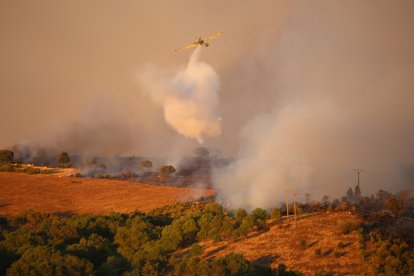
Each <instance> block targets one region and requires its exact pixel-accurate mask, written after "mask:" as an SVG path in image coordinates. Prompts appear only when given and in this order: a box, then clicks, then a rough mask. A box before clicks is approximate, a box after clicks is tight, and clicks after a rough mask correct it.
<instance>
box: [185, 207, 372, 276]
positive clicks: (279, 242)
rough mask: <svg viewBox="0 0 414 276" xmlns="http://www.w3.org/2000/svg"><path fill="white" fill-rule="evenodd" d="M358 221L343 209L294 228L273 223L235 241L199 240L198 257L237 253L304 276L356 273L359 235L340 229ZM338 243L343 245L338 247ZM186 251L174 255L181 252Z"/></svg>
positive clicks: (300, 222) (359, 258) (360, 263)
mask: <svg viewBox="0 0 414 276" xmlns="http://www.w3.org/2000/svg"><path fill="white" fill-rule="evenodd" d="M358 220H359V219H358V217H357V216H355V215H350V214H348V213H347V212H340V213H331V214H326V213H322V214H318V215H314V216H309V217H305V218H303V219H299V220H298V221H297V226H296V227H295V226H294V222H293V221H291V223H283V224H280V225H274V226H272V227H271V228H270V229H269V231H265V232H258V233H251V234H249V235H248V236H247V237H246V238H243V239H241V240H239V241H234V242H231V241H222V242H218V243H216V242H206V243H200V245H201V247H202V249H203V254H202V256H201V257H202V258H204V259H212V258H220V257H224V256H226V255H228V254H230V253H240V254H242V255H244V256H245V257H246V259H248V260H249V261H251V262H253V263H255V264H257V265H264V266H271V267H272V268H277V267H278V265H279V264H281V263H283V264H285V265H286V266H287V267H288V268H289V269H290V270H296V271H300V272H302V273H304V275H315V272H323V273H324V274H323V275H326V274H327V273H334V274H335V275H337V274H340V275H356V274H358V273H359V272H360V271H366V269H365V268H364V267H363V261H362V255H361V253H360V251H359V246H360V237H359V234H358V232H357V231H354V232H351V233H349V234H343V233H342V232H341V231H340V228H341V226H342V225H343V224H344V223H357V222H358ZM302 240H303V241H305V242H301V241H302ZM340 242H342V244H343V248H339V247H338V244H339V243H340ZM317 249H320V250H321V253H320V255H318V254H316V253H315V252H316V251H317ZM186 250H188V249H186ZM186 250H183V251H180V252H178V255H183V254H185V252H186Z"/></svg>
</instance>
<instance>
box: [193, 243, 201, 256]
mask: <svg viewBox="0 0 414 276" xmlns="http://www.w3.org/2000/svg"><path fill="white" fill-rule="evenodd" d="M190 254H191V256H198V255H201V254H203V249H202V248H201V246H200V245H199V244H198V243H195V244H193V245H192V246H191V249H190Z"/></svg>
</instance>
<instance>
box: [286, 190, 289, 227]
mask: <svg viewBox="0 0 414 276" xmlns="http://www.w3.org/2000/svg"><path fill="white" fill-rule="evenodd" d="M288 221H289V193H288V191H286V222H288Z"/></svg>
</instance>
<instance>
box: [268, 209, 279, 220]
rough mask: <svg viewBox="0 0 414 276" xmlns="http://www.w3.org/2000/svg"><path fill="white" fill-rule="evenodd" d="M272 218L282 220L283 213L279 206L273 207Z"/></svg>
mask: <svg viewBox="0 0 414 276" xmlns="http://www.w3.org/2000/svg"><path fill="white" fill-rule="evenodd" d="M270 218H272V219H276V220H281V219H282V214H281V213H280V209H279V208H274V209H272V211H271V212H270Z"/></svg>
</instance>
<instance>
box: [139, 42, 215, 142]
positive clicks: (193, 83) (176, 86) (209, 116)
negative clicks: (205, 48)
mask: <svg viewBox="0 0 414 276" xmlns="http://www.w3.org/2000/svg"><path fill="white" fill-rule="evenodd" d="M200 54H201V48H200V47H199V48H197V49H196V50H195V51H194V52H193V53H192V55H191V57H190V60H189V62H188V64H187V66H186V67H185V68H184V69H183V70H179V72H178V73H177V74H176V75H175V77H173V78H169V77H168V76H166V74H165V73H162V72H157V70H155V69H154V68H152V69H147V71H146V72H145V73H143V74H141V75H140V81H141V83H142V85H143V87H144V91H145V92H146V93H148V94H149V95H150V96H151V98H152V99H153V100H154V102H155V103H157V104H159V105H161V106H162V107H163V109H164V118H165V120H166V122H167V123H168V124H169V125H170V126H171V127H172V128H174V129H175V130H176V131H177V132H178V133H179V134H181V135H183V136H185V137H187V138H191V139H195V140H197V141H198V142H199V143H203V142H204V139H203V136H205V135H207V136H213V137H214V136H218V135H220V133H221V122H220V121H221V118H220V117H219V116H218V111H217V108H218V91H219V87H220V82H219V77H218V75H217V73H216V72H215V71H214V69H213V68H212V67H211V66H210V65H208V64H207V63H205V62H202V61H200Z"/></svg>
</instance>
